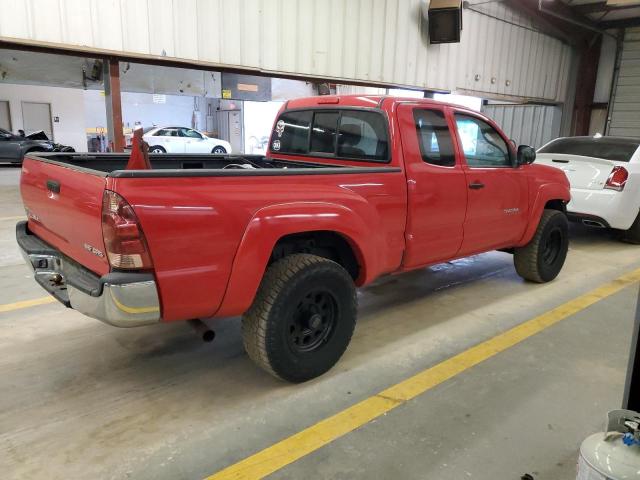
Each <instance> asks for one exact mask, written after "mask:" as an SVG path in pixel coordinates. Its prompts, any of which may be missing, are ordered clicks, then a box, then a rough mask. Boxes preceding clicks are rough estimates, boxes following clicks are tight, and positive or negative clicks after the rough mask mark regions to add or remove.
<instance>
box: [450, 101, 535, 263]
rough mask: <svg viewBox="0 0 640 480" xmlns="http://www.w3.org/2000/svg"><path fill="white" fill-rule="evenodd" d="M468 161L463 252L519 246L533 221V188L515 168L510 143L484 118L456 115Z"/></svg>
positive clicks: (466, 163)
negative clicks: (530, 197)
mask: <svg viewBox="0 0 640 480" xmlns="http://www.w3.org/2000/svg"><path fill="white" fill-rule="evenodd" d="M454 118H455V124H456V132H457V137H458V142H459V149H460V151H461V152H462V153H463V156H464V172H465V175H466V181H467V191H468V206H467V215H466V219H465V222H464V241H463V243H462V249H461V251H460V253H461V254H462V255H469V254H473V253H477V252H484V251H488V250H492V249H496V248H503V247H508V246H513V245H514V244H516V243H517V242H518V241H519V240H520V239H521V238H522V235H524V231H525V228H526V226H527V219H528V211H527V210H528V183H527V177H526V175H525V172H524V170H523V168H522V167H517V168H514V165H513V162H512V154H511V152H510V149H509V144H508V140H507V139H506V138H505V137H503V136H502V135H501V134H500V133H499V132H498V130H497V129H496V128H494V127H493V126H492V125H490V124H489V123H488V122H486V121H485V120H484V119H482V118H480V117H479V116H476V115H473V114H471V113H469V112H461V111H454Z"/></svg>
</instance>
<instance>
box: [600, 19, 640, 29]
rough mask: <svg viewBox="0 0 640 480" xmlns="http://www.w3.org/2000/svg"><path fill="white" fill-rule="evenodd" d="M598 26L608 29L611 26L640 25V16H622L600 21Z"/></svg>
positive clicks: (628, 26) (627, 26)
mask: <svg viewBox="0 0 640 480" xmlns="http://www.w3.org/2000/svg"><path fill="white" fill-rule="evenodd" d="M598 26H599V27H600V28H602V29H603V30H607V29H609V28H631V27H640V17H633V18H621V19H620V20H608V21H606V20H605V21H604V22H600V23H599V24H598Z"/></svg>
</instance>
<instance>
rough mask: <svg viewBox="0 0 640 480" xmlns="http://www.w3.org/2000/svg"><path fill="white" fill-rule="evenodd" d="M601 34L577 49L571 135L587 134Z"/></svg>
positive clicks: (596, 74) (596, 76)
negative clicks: (577, 57)
mask: <svg viewBox="0 0 640 480" xmlns="http://www.w3.org/2000/svg"><path fill="white" fill-rule="evenodd" d="M601 45H602V35H598V36H597V37H596V38H594V39H593V40H592V41H591V42H590V43H588V44H586V45H584V46H583V47H582V48H581V49H580V50H579V56H580V57H579V60H578V80H577V83H576V101H575V106H574V115H573V128H572V131H573V135H589V124H590V123H591V110H592V107H593V94H594V93H595V91H596V79H597V78H598V63H599V61H600V47H601Z"/></svg>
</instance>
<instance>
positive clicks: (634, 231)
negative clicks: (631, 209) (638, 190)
mask: <svg viewBox="0 0 640 480" xmlns="http://www.w3.org/2000/svg"><path fill="white" fill-rule="evenodd" d="M620 240H622V241H623V242H627V243H633V244H634V245H640V213H639V214H638V216H636V219H635V220H634V221H633V224H631V226H630V227H629V230H624V231H623V232H622V234H621V235H620Z"/></svg>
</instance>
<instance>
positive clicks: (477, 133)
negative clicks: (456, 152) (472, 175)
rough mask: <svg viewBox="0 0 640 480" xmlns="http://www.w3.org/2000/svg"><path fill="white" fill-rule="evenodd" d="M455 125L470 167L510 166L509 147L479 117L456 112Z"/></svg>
mask: <svg viewBox="0 0 640 480" xmlns="http://www.w3.org/2000/svg"><path fill="white" fill-rule="evenodd" d="M456 126H457V128H458V135H459V136H460V141H461V142H462V149H463V150H464V156H465V158H466V159H467V165H469V166H470V167H510V166H511V158H510V156H509V147H508V146H507V143H506V142H505V141H504V140H503V139H502V137H501V136H500V134H499V133H498V132H497V131H496V130H495V129H494V128H493V127H492V126H491V125H489V124H488V123H486V122H484V121H482V120H480V119H479V118H475V117H471V116H468V115H461V114H456Z"/></svg>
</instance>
